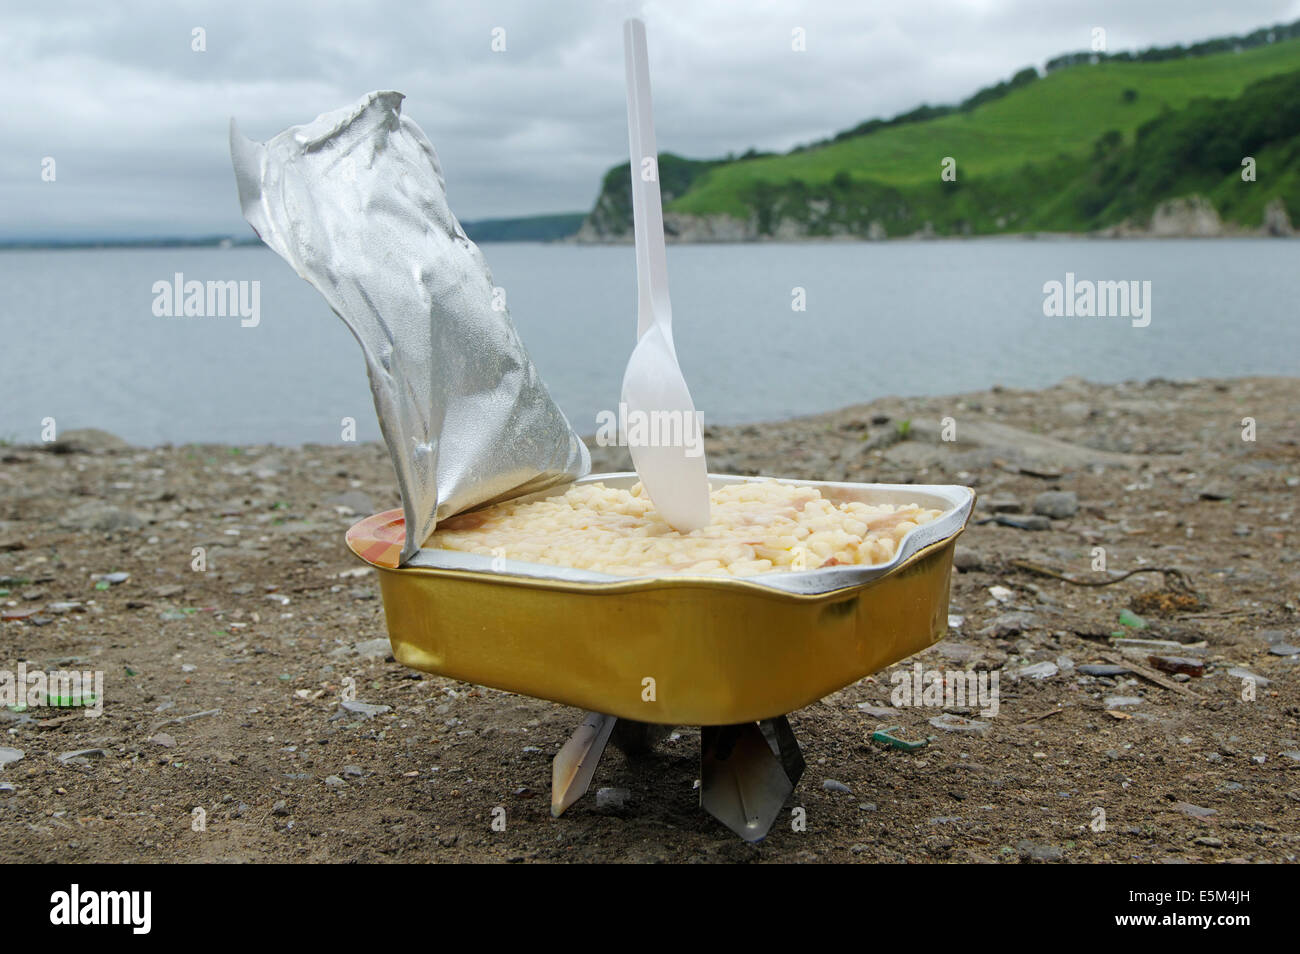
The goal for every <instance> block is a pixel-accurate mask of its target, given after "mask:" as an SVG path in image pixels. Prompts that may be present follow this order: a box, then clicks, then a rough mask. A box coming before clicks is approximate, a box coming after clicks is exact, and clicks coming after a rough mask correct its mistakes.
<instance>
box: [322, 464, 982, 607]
mask: <svg viewBox="0 0 1300 954" xmlns="http://www.w3.org/2000/svg"><path fill="white" fill-rule="evenodd" d="M636 480H637V476H636V474H633V473H625V472H624V473H614V474H589V475H587V476H586V477H582V478H580V479H578V480H577V481H574V484H588V483H603V484H607V485H609V486H614V487H618V486H628V487H630V486H631V485H632V484H633V483H635V482H636ZM709 481H710V482H711V483H719V484H724V485H725V484H736V483H755V482H762V481H775V482H778V483H784V484H792V485H795V486H800V487H815V488H817V489H818V490H820V491H821V492H822V493H823V495H824V496H826V497H829V498H830V499H832V500H836V499H838V500H849V499H862V497H863V496H864V495H869V497H870V502H873V503H891V504H902V503H918V504H921V505H922V506H927V507H932V508H934V509H942V510H943V511H944V512H943V513H942V514H940V515H939V516H938V517H936V518H935V519H934V520H933V521H931V522H930V523H927V524H923V525H921V526H919V527H917V528H916V529H915V530H913V531H911V532H910V533H908V535H907V536H906V537H904V538H903V542H902V545H901V546H900V547H899V548H898V550H897V552H896V553H895V554H894V557H893V559H891V560H890V561H889V562H887V563H875V564H871V565H869V566H834V567H826V568H819V569H815V570H806V571H801V572H783V571H777V572H773V573H764V574H759V575H757V576H746V577H726V576H708V575H697V576H691V575H687V574H672V575H657V576H656V575H645V576H614V575H611V574H608V573H595V572H593V571H590V570H577V569H573V568H570V567H562V566H551V565H549V564H543V563H528V562H525V561H522V560H496V559H494V558H493V557H489V556H485V555H483V554H479V553H465V552H462V551H457V550H437V549H432V548H429V547H425V548H422V549H421V550H420V551H419V553H417V554H416V555H415V556H414V557H412V558H411V560H409V561H408V562H407V563H406V564H404V565H402V566H401V567H400V569H402V570H433V571H438V572H443V573H452V574H455V575H462V574H466V575H473V576H477V577H490V578H492V579H493V580H494V581H497V582H501V583H503V584H513V585H523V586H545V587H550V588H553V589H562V590H569V591H589V592H601V593H606V592H626V591H628V590H640V589H658V588H662V587H671V586H694V587H700V586H705V587H719V588H733V589H734V588H737V587H739V588H743V589H751V590H759V591H765V592H768V593H779V594H781V595H786V596H824V595H825V594H827V593H832V592H835V591H837V590H844V589H851V588H853V587H857V586H861V585H862V584H864V583H869V582H871V581H872V580H876V579H879V578H881V577H883V576H887V575H888V574H890V573H893V572H895V571H896V570H898V569H900V568H902V567H903V566H905V565H907V564H908V563H911V562H912V560H913V559H915V558H916V557H918V556H919V555H920V554H921V553H922V552H923V551H926V550H929V549H930V548H931V547H933V546H935V545H937V544H941V543H944V542H946V541H947V540H949V539H951V538H952V537H955V536H956V535H957V534H958V533H960V532H961V531H962V530H963V529H964V528H965V526H966V522H967V521H968V520H969V519H970V514H971V510H972V508H973V507H974V504H975V492H974V491H973V490H971V488H969V487H963V486H960V485H956V484H863V483H843V482H837V481H825V480H798V479H794V478H785V477H741V476H735V475H729V474H710V475H709ZM569 486H570V485H569V484H562V485H559V486H557V487H552V488H549V489H547V490H543V491H539V492H538V493H535V494H529V495H528V496H526V497H520V498H518V500H517V501H514V502H520V501H528V500H538V499H541V498H543V497H549V496H553V495H555V494H559V493H563V492H564V491H565V490H567V489H568V487H569ZM404 530H405V527H404V523H403V520H402V511H401V510H400V509H398V510H388V511H385V512H384V513H379V514H375V515H374V516H372V517H367V518H366V519H364V520H362V521H360V522H359V523H357V524H355V525H353V527H352V528H351V529H349V530H348V533H347V544H348V547H349V548H350V549H351V550H352V552H353V553H355V554H356V555H357V556H358V557H360V558H361V559H362V560H364V561H365V562H367V563H369V564H371V565H374V566H379V567H383V568H386V569H391V570H396V569H399V566H398V562H397V561H398V557H399V555H400V553H401V549H402V541H403V539H404ZM494 563H495V564H496V566H495V567H494V566H493V564H494Z"/></svg>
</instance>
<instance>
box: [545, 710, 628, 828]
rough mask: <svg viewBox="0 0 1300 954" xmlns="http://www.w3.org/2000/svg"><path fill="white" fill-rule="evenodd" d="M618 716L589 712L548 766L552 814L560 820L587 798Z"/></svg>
mask: <svg viewBox="0 0 1300 954" xmlns="http://www.w3.org/2000/svg"><path fill="white" fill-rule="evenodd" d="M617 721H618V717H617V716H611V715H603V714H601V713H599V712H588V713H587V718H585V719H583V720H582V725H580V726H578V728H577V731H575V732H574V733H573V735H572V737H571V738H570V739H569V741H568V742H565V743H564V747H563V748H562V749H560V751H559V752H557V753H556V755H555V759H554V760H553V761H552V762H551V814H552V815H553V816H554V817H556V818H559V817H560V815H562V814H563V813H564V810H565V809H566V808H568V807H569V806H570V805H572V804H573V803H574V802H576V801H577V800H578V799H580V798H582V796H583V795H585V794H587V789H588V788H589V787H591V777H592V776H593V775H594V774H596V765H597V764H598V763H599V762H600V757H601V755H602V754H604V752H605V746H606V745H608V744H609V734H610V733H611V732H613V731H614V723H615V722H617Z"/></svg>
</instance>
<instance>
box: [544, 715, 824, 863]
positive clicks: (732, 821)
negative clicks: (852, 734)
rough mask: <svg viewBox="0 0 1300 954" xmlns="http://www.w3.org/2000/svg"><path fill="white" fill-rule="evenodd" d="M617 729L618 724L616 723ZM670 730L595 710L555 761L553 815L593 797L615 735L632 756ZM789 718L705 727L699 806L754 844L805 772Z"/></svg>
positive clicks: (770, 823)
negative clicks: (587, 796)
mask: <svg viewBox="0 0 1300 954" xmlns="http://www.w3.org/2000/svg"><path fill="white" fill-rule="evenodd" d="M616 726H617V729H616V728H615V727H616ZM665 729H666V727H660V726H652V725H647V724H645V723H642V722H634V721H631V720H626V719H625V720H623V721H622V722H621V723H620V722H619V719H618V718H617V717H616V716H611V715H604V714H602V713H600V712H588V713H587V717H586V718H585V719H583V720H582V725H580V726H578V728H577V730H575V731H574V733H573V736H572V737H571V738H570V739H569V741H568V742H566V743H564V747H563V748H561V749H560V751H559V752H558V753H557V754H556V756H555V759H554V760H553V761H552V762H551V814H552V815H554V816H555V817H556V818H558V817H559V816H560V815H562V814H563V813H564V811H565V809H567V808H568V807H569V806H570V805H572V804H573V803H574V802H576V801H577V800H578V799H580V798H582V796H583V795H585V794H587V789H589V788H590V787H591V779H592V777H593V776H594V775H595V774H596V766H597V765H598V764H599V763H600V757H601V755H603V754H604V752H605V747H606V746H607V745H608V744H609V742H610V739H611V736H612V737H613V738H614V741H615V744H617V745H618V746H619V748H621V749H623V751H624V753H626V754H627V755H629V756H632V755H638V754H643V753H644V752H646V751H648V750H649V749H650V748H651V747H652V746H653V745H654V743H655V741H657V737H659V736H660V735H661V734H662V733H663V731H664V730H665ZM804 767H805V763H804V758H803V753H802V752H801V751H800V750H799V743H798V741H796V739H795V737H794V732H793V731H792V730H791V728H790V722H789V720H788V719H786V717H785V716H777V717H776V718H775V719H764V720H763V721H762V722H747V723H743V724H741V725H706V726H703V727H702V728H701V729H700V807H701V808H703V809H704V810H705V811H706V812H708V813H709V814H710V815H712V816H713V817H714V818H716V819H717V820H718V821H720V822H722V824H724V825H726V826H727V827H728V828H730V829H731V830H732V831H734V832H735V833H736V834H737V835H739V836H740V837H741V838H743V839H745V841H748V842H756V841H761V840H762V839H763V838H765V837H766V836H767V833H768V832H769V831H771V830H772V825H773V824H774V823H775V822H776V819H777V816H778V815H780V814H781V809H782V808H783V807H784V806H785V801H786V799H787V798H789V797H790V794H791V793H792V792H793V791H794V787H795V785H797V784H798V783H799V779H800V778H801V777H802V776H803V772H804Z"/></svg>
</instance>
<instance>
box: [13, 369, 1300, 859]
mask: <svg viewBox="0 0 1300 954" xmlns="http://www.w3.org/2000/svg"><path fill="white" fill-rule="evenodd" d="M706 446H707V452H708V455H709V466H710V470H712V471H713V472H716V473H737V474H766V475H773V476H790V477H801V478H815V479H827V480H853V481H873V482H884V483H959V484H966V485H969V486H972V487H974V488H975V489H976V491H977V492H978V494H979V500H978V502H977V504H976V511H975V514H974V516H973V518H972V521H971V524H970V526H969V527H968V529H967V530H966V532H965V534H964V535H963V536H962V537H961V539H960V541H959V544H958V550H957V555H956V567H957V569H956V571H955V572H954V575H953V592H952V606H951V614H952V616H951V617H950V619H949V632H948V634H947V636H946V638H945V639H944V640H943V641H942V642H941V643H939V644H938V645H936V646H935V647H933V648H932V649H930V650H928V651H927V652H925V653H924V654H922V655H920V656H917V657H914V658H912V659H909V660H907V661H905V662H903V663H900V664H899V665H898V666H897V667H895V669H896V670H899V671H906V672H908V673H911V672H912V671H913V666H914V665H915V664H917V663H920V664H921V666H922V667H923V669H924V670H939V671H952V670H963V671H975V672H977V673H978V672H987V673H989V674H996V675H997V677H998V685H999V690H1000V703H999V707H998V711H997V713H996V715H985V714H982V713H981V712H979V711H976V710H974V709H972V708H962V709H957V708H949V709H946V710H945V709H944V708H943V707H942V706H937V707H936V706H931V707H926V706H904V707H899V708H896V707H895V706H894V705H893V701H894V700H893V699H891V696H892V695H893V693H894V688H895V686H894V682H893V681H892V680H891V672H890V671H885V672H882V673H879V674H877V675H876V676H874V677H871V678H868V679H865V680H862V681H861V682H859V683H857V684H855V685H853V686H850V687H848V688H846V689H844V690H842V691H840V692H837V693H835V694H834V695H831V696H829V697H827V698H826V699H824V700H822V701H821V702H819V703H817V704H815V705H813V706H810V707H808V708H806V709H803V710H801V711H799V712H796V713H793V714H792V715H791V719H790V721H791V724H792V726H793V728H794V730H795V733H796V735H797V736H798V738H799V741H800V744H801V745H802V747H803V751H804V755H805V757H806V759H807V763H808V766H807V771H806V772H805V774H804V776H803V779H802V781H801V782H800V784H799V786H798V787H797V788H796V790H795V793H794V795H793V796H792V799H791V801H790V803H789V806H788V808H796V807H802V808H803V809H804V810H805V812H806V821H807V823H806V830H795V829H796V828H798V827H799V826H797V825H796V826H792V825H791V824H790V823H789V822H788V821H786V820H778V822H777V824H776V826H775V827H774V829H773V831H772V832H771V834H770V835H769V836H768V838H767V839H766V840H765V841H764V842H762V843H761V844H758V845H747V844H745V843H743V842H741V841H740V840H739V839H737V838H736V837H735V836H734V835H732V834H731V833H730V832H729V831H727V830H726V829H724V828H723V827H722V826H721V825H720V824H718V823H717V822H716V821H714V820H713V819H712V818H710V817H709V816H708V815H706V814H704V813H703V812H701V811H700V810H699V808H698V805H697V799H698V795H697V793H696V791H695V790H694V788H693V786H694V782H695V780H696V778H697V777H698V750H699V742H698V737H699V731H698V728H696V727H679V728H678V729H676V730H675V731H674V732H673V734H671V735H670V736H669V737H668V738H667V739H665V740H664V741H662V742H661V743H659V744H658V746H657V747H656V748H655V749H654V750H653V751H652V752H650V753H649V754H648V755H646V756H644V757H641V758H638V759H628V758H627V757H625V756H624V755H623V754H622V753H620V752H618V751H616V750H615V749H614V748H613V747H611V748H610V750H609V751H608V752H607V753H606V755H605V757H604V759H603V761H602V762H601V764H600V766H599V768H598V770H597V774H596V778H595V781H594V782H593V785H592V791H591V793H590V794H589V796H588V797H587V798H585V799H583V800H582V801H580V802H579V803H578V804H577V805H575V806H573V807H572V808H571V809H570V810H569V811H568V812H567V813H566V814H565V815H564V816H563V817H561V818H559V819H552V818H551V817H550V813H549V807H550V803H549V795H548V793H549V786H550V772H551V758H552V756H553V755H554V754H555V752H556V751H557V749H558V748H559V746H560V745H562V744H563V742H564V741H565V740H566V739H567V738H568V736H569V734H570V732H571V731H572V730H573V729H574V728H575V727H576V725H577V724H578V723H579V722H580V721H581V719H582V713H581V712H579V711H577V710H574V709H569V708H565V707H562V706H558V705H554V704H551V703H547V702H542V701H538V700H534V699H529V698H524V697H520V696H515V695H511V694H508V693H504V692H499V691H496V690H492V689H485V688H480V687H475V686H472V685H467V684H464V683H457V682H454V681H452V680H448V679H444V678H441V677H436V676H430V675H427V674H423V673H418V672H414V671H410V670H407V669H405V668H403V667H402V666H400V665H398V664H397V663H395V662H393V661H392V659H391V656H390V655H389V647H388V642H387V637H386V632H385V628H384V619H383V609H382V606H381V603H380V600H379V598H378V597H379V594H378V588H377V584H376V580H375V576H374V574H373V572H372V571H370V570H369V569H368V568H366V567H364V566H362V565H361V564H360V563H359V562H358V561H356V560H355V559H354V558H353V557H352V556H351V554H350V553H349V552H348V551H347V550H346V549H345V547H344V543H343V534H344V531H345V530H346V529H347V528H348V527H349V526H350V525H351V524H352V523H354V522H356V521H357V520H358V519H360V518H361V517H362V516H366V515H368V514H369V513H372V512H375V511H378V510H384V509H388V508H390V507H395V506H398V505H399V501H398V498H397V493H396V485H395V480H394V478H393V474H392V468H391V465H390V463H389V460H388V456H387V452H386V450H385V449H384V448H383V447H382V446H381V445H377V444H341V445H337V446H306V447H299V448H286V447H267V446H263V447H229V446H209V445H190V446H183V447H161V448H135V447H129V446H127V445H125V444H124V443H123V442H121V441H120V440H118V439H116V438H114V437H112V436H111V435H108V434H105V433H103V432H96V431H88V432H66V433H64V434H62V435H61V437H60V440H59V441H57V442H56V443H53V444H48V445H36V446H30V445H7V446H0V617H2V619H0V670H11V671H14V670H16V669H17V667H18V666H19V664H20V663H25V665H26V667H27V669H28V670H29V671H36V670H40V669H65V670H66V669H77V670H95V671H101V672H103V674H104V690H105V699H104V700H103V712H102V716H100V717H98V718H87V717H86V716H85V714H84V713H83V712H80V711H79V710H77V709H75V708H64V709H59V708H50V707H31V708H23V707H22V706H3V707H0V729H3V738H0V861H4V862H10V861H28V862H37V861H93V862H121V861H181V862H186V861H194V862H258V861H280V862H283V861H304V862H306V861H311V862H345V861H384V860H395V861H416V862H424V861H541V862H545V861H571V860H580V861H630V862H637V861H673V862H684V861H784V862H801V861H807V862H820V861H830V862H846V861H907V862H943V861H963V862H971V861H975V862H983V861H987V862H1012V863H1015V862H1044V861H1046V862H1051V861H1065V862H1107V861H1109V862H1126V861H1136V862H1158V861H1167V860H1173V861H1201V862H1222V861H1245V862H1259V861H1272V862H1282V861H1295V860H1296V858H1297V855H1300V694H1298V691H1297V690H1300V648H1297V647H1300V615H1298V608H1297V603H1298V602H1300V598H1298V597H1297V593H1298V592H1300V562H1298V561H1300V550H1298V548H1297V545H1296V544H1297V533H1296V526H1297V522H1296V519H1295V518H1296V506H1297V494H1298V493H1300V380H1297V379H1293V378H1244V379H1234V380H1223V381H1190V382H1184V381H1178V382H1172V381H1162V380H1155V381H1147V382H1129V383H1125V384H1121V385H1098V384H1092V383H1087V382H1084V381H1080V380H1067V381H1065V382H1063V383H1061V384H1060V385H1058V386H1057V387H1054V388H1050V389H1046V390H1042V391H1017V390H1010V389H1001V388H994V389H992V390H988V391H982V392H977V393H970V394H964V395H958V396H952V397H944V398H918V399H896V398H887V399H881V400H878V401H875V402H873V403H871V404H868V405H861V406H854V407H848V408H845V409H843V410H839V411H835V412H832V413H828V414H824V415H818V416H815V417H807V418H801V419H798V420H792V421H784V422H777V423H772V424H762V425H751V426H742V427H727V428H710V429H708V430H706ZM593 458H594V463H595V466H594V469H595V470H596V471H608V470H613V469H626V468H627V466H628V461H627V457H626V453H625V452H624V451H621V450H619V449H617V448H602V447H596V448H593ZM1102 560H1104V568H1103V567H1102V565H1101V562H1100V561H1102ZM1134 570H1140V571H1142V572H1139V573H1134V574H1133V575H1130V576H1126V577H1124V578H1122V579H1121V578H1120V577H1121V575H1122V574H1126V573H1128V572H1129V571H1134ZM1098 584H1104V585H1098ZM798 635H799V634H798V633H791V634H790V638H791V639H797V638H798ZM618 637H619V634H618V633H614V632H611V633H609V638H610V639H611V640H616V639H618ZM352 688H354V689H355V699H356V700H357V701H358V702H360V703H363V705H356V704H355V703H349V704H348V705H347V706H344V705H341V703H340V700H341V698H344V691H345V689H348V690H350V689H352ZM884 728H888V729H891V730H892V731H891V734H892V735H893V736H894V737H896V738H902V739H905V740H911V741H921V740H927V741H926V744H925V745H924V746H922V747H919V748H914V749H911V750H904V749H902V748H898V747H894V746H892V745H890V744H888V742H884V743H882V742H881V741H878V740H873V738H872V734H873V732H875V731H876V730H878V729H884ZM597 789H608V791H606V792H604V794H603V795H601V796H600V797H599V798H598V797H597V794H598V793H597ZM499 807H503V808H504V809H505V817H506V819H507V823H506V826H505V830H504V831H498V830H494V827H493V820H494V817H497V816H499V814H500V813H499V812H498V813H496V814H495V815H494V810H495V809H497V808H499Z"/></svg>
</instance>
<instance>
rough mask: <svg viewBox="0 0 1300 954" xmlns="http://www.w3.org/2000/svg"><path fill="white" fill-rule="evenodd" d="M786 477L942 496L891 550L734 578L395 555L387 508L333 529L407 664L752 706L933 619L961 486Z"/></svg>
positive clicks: (868, 494) (639, 702)
mask: <svg viewBox="0 0 1300 954" xmlns="http://www.w3.org/2000/svg"><path fill="white" fill-rule="evenodd" d="M709 479H710V481H711V482H712V483H714V484H715V485H716V484H718V483H734V482H738V481H748V480H759V479H769V478H748V477H732V476H723V475H710V478H709ZM635 480H636V475H635V474H603V475H602V474H595V475H591V476H588V477H584V478H582V480H581V481H579V482H580V483H589V482H594V481H602V482H604V483H606V484H607V485H610V486H630V485H631V483H633V482H635ZM788 482H789V483H794V484H800V485H807V486H812V487H817V488H818V489H819V490H821V492H822V493H823V495H825V496H827V497H829V498H831V499H834V500H861V501H865V502H883V503H903V502H916V503H920V504H922V505H923V506H927V507H936V508H940V509H942V510H943V511H944V513H943V515H942V516H940V517H939V518H937V519H936V520H935V521H933V522H932V523H930V524H925V525H923V526H921V527H918V528H917V529H916V530H914V531H912V533H910V534H908V536H907V537H905V538H904V540H903V543H902V545H901V546H900V547H899V552H898V554H897V556H896V557H895V559H894V560H892V561H891V562H889V563H887V564H881V565H878V566H872V567H852V566H849V567H831V568H827V569H819V570H812V571H807V572H800V573H769V574H763V575H760V576H756V577H748V578H721V577H707V576H701V577H685V576H671V577H652V576H647V577H614V576H606V575H603V574H596V573H590V572H587V571H578V570H571V569H567V568H562V567H551V566H543V565H540V564H530V563H521V562H516V561H509V560H496V561H493V560H492V558H489V557H485V556H479V555H477V554H467V553H455V552H452V551H445V550H430V549H425V550H422V551H421V552H420V553H419V554H418V555H417V556H416V557H415V558H414V559H413V560H412V561H411V562H410V563H408V564H407V565H406V566H404V567H401V568H398V567H397V566H396V554H397V552H399V551H400V549H401V541H402V537H403V529H404V528H403V525H402V512H401V511H400V510H393V511H388V512H386V513H382V514H377V515H375V516H373V517H369V518H367V519H365V520H363V521H361V522H360V523H358V524H357V525H355V526H354V527H352V529H351V530H349V531H348V535H347V542H348V546H349V547H350V548H351V549H352V551H353V552H354V553H355V554H356V555H357V556H358V557H360V558H361V559H363V560H365V561H366V562H367V563H369V564H370V565H372V566H374V567H375V569H376V571H377V572H378V574H379V581H380V586H381V590H382V594H383V600H384V612H385V615H386V617H387V622H388V634H389V639H390V641H391V642H392V646H393V655H394V657H395V658H396V659H397V661H398V662H400V663H402V664H403V665H405V666H410V667H411V668H413V669H419V670H422V671H424V672H432V673H438V674H440V675H444V676H449V677H451V678H454V679H459V680H463V681H465V682H472V683H476V684H479V685H484V686H491V687H493V688H497V689H504V690H508V691H510V692H517V693H522V694H524V695H529V696H534V697H537V698H541V699H549V700H552V701H554V702H559V703H563V704H565V705H571V706H576V707H578V708H582V709H587V710H591V711H594V712H602V713H607V714H609V715H613V716H618V717H620V718H625V719H631V720H636V721H639V722H652V723H666V724H671V725H731V724H736V723H743V722H754V721H760V720H763V719H769V718H774V717H777V716H780V715H783V714H785V713H788V712H793V711H794V710H796V709H799V708H802V707H803V706H806V705H809V704H810V703H813V702H816V701H817V700H818V699H821V698H822V697H824V696H826V695H828V694H830V693H832V692H835V691H836V690H838V689H841V688H843V687H844V686H847V685H850V684H852V683H854V682H856V681H857V680H859V679H861V678H863V677H864V676H868V675H870V674H872V673H874V672H877V671H879V670H880V669H882V668H883V667H885V666H888V665H890V664H892V663H894V662H897V661H898V660H900V659H904V658H906V657H907V656H910V655H912V654H913V653H916V652H918V651H920V650H922V649H925V648H926V647H927V646H930V645H932V644H933V643H935V642H937V641H938V640H939V639H940V638H941V637H942V636H943V635H944V633H945V631H946V629H947V620H948V590H949V582H950V577H951V572H952V554H953V547H954V545H955V541H956V538H957V536H958V535H959V534H960V533H961V531H962V530H963V529H964V528H965V526H966V521H967V520H968V519H969V517H970V512H971V508H972V506H973V504H974V499H975V495H974V492H973V491H971V490H970V489H969V488H967V487H957V486H933V485H910V484H909V485H886V484H846V483H829V482H820V481H802V480H792V481H788ZM565 489H566V487H557V488H553V489H551V490H548V491H544V492H542V493H540V494H535V495H533V496H534V497H543V496H547V495H550V494H556V493H563V492H564V490H565Z"/></svg>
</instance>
